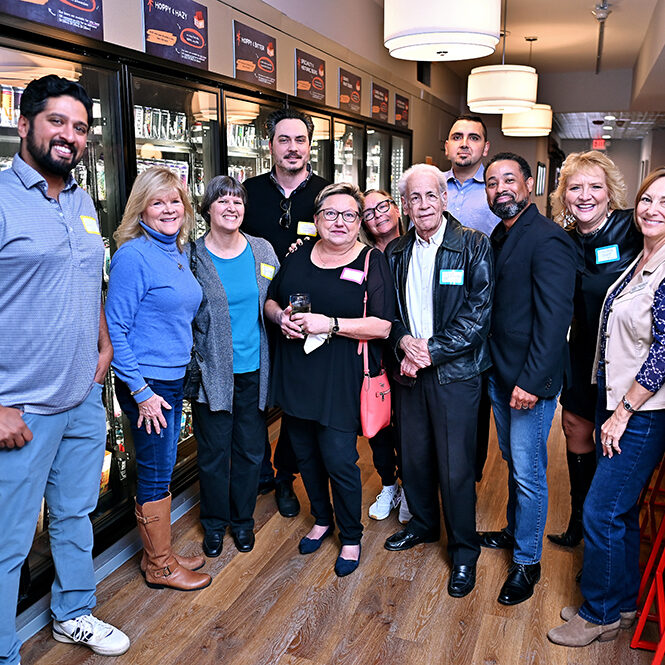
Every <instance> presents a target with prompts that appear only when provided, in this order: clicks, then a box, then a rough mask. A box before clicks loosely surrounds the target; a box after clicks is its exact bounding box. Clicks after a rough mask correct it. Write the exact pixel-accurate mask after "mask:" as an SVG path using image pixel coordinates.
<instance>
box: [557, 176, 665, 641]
mask: <svg viewBox="0 0 665 665" xmlns="http://www.w3.org/2000/svg"><path fill="white" fill-rule="evenodd" d="M635 222H636V224H637V226H638V227H639V229H640V231H641V232H642V234H643V236H644V248H643V250H642V252H640V254H639V255H638V256H637V258H636V259H635V261H634V262H633V263H632V264H631V265H630V266H629V267H628V268H627V269H626V271H625V272H624V273H623V274H622V275H621V276H620V277H619V278H618V279H617V281H616V282H615V283H614V284H613V285H612V286H610V288H609V290H608V292H607V296H606V298H605V302H604V303H603V309H602V315H601V321H600V330H599V333H598V343H597V348H596V360H595V365H594V371H595V376H596V378H597V382H598V394H599V400H598V412H597V416H596V441H597V445H598V447H599V450H602V455H600V453H599V456H598V457H599V459H598V468H597V470H596V475H595V476H594V479H593V482H592V484H591V488H590V490H589V494H588V495H587V499H586V502H585V504H584V541H585V548H584V567H583V570H582V580H581V590H582V595H583V596H584V603H583V604H582V606H581V607H580V608H579V609H578V608H576V607H564V608H563V610H562V611H561V617H562V618H563V619H564V620H565V621H566V623H564V624H563V625H562V626H559V627H558V628H553V629H552V630H550V632H549V633H548V637H549V639H550V640H551V641H552V642H555V643H556V644H563V645H565V646H585V645H587V644H590V643H591V642H593V641H594V640H596V639H597V640H598V641H607V640H611V639H614V638H615V637H616V636H617V635H618V633H619V629H620V628H629V627H630V626H631V625H632V624H633V622H634V620H635V616H636V609H637V593H638V589H639V583H640V573H639V566H638V564H639V552H640V537H639V508H638V505H637V502H638V500H639V496H640V492H641V490H642V487H643V486H644V484H645V483H646V482H647V480H648V479H649V477H650V476H651V474H652V472H653V470H654V468H655V467H656V465H657V464H658V463H659V462H660V459H661V457H662V456H663V452H664V451H665V387H663V386H664V384H665V168H659V169H657V170H655V171H653V172H652V173H651V174H649V175H648V176H647V178H646V179H645V180H644V182H643V183H642V185H641V186H640V189H639V192H638V194H637V199H636V201H635Z"/></svg>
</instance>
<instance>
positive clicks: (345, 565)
mask: <svg viewBox="0 0 665 665" xmlns="http://www.w3.org/2000/svg"><path fill="white" fill-rule="evenodd" d="M361 552H362V546H361V545H360V544H358V558H357V559H342V555H341V554H340V555H339V556H338V557H337V561H335V575H337V577H346V576H347V575H350V574H351V573H352V572H353V571H354V570H355V569H356V568H357V567H358V565H359V564H360V553H361Z"/></svg>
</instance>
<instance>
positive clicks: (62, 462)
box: [0, 383, 106, 665]
mask: <svg viewBox="0 0 665 665" xmlns="http://www.w3.org/2000/svg"><path fill="white" fill-rule="evenodd" d="M101 395H102V387H101V386H100V385H99V384H98V383H94V384H93V386H92V390H91V391H90V394H89V395H88V396H87V397H86V399H85V400H84V401H83V402H82V403H81V404H79V405H78V406H76V407H74V408H73V409H69V410H68V411H64V412H63V413H56V414H53V415H48V416H45V415H35V414H30V413H26V414H24V415H23V420H24V421H25V424H26V425H27V426H28V427H29V428H30V430H31V431H32V434H33V439H32V441H29V442H28V443H26V444H25V446H24V447H23V448H15V449H12V450H8V449H4V448H3V449H0V532H2V534H3V537H2V544H1V545H0V663H2V664H3V665H4V664H9V663H11V664H12V665H14V664H15V663H18V662H19V660H20V658H19V647H20V646H21V644H20V642H19V640H18V637H17V635H16V601H17V598H18V585H19V576H20V572H21V565H22V564H23V561H24V559H25V557H26V556H27V555H28V552H29V551H30V547H31V545H32V539H33V536H34V534H35V525H36V523H37V517H38V515H39V510H40V508H41V502H42V497H45V498H46V502H47V504H48V507H49V538H50V542H51V554H52V556H53V564H54V565H55V571H56V574H55V580H54V582H53V586H52V587H51V614H52V615H53V617H54V618H55V619H57V620H58V621H66V620H67V619H73V618H75V617H77V616H80V615H81V614H88V613H89V612H90V611H91V610H92V609H93V608H94V607H95V603H96V600H95V587H96V583H95V571H94V568H93V565H92V543H93V536H92V523H91V522H90V518H89V514H90V513H91V512H92V511H93V510H94V508H95V506H96V505H97V499H98V496H99V479H100V477H101V473H102V462H103V460H104V446H105V442H106V413H105V411H104V407H103V405H102V399H101Z"/></svg>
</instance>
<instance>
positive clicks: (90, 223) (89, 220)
mask: <svg viewBox="0 0 665 665" xmlns="http://www.w3.org/2000/svg"><path fill="white" fill-rule="evenodd" d="M81 221H82V222H83V228H84V229H85V230H86V231H87V232H88V233H94V234H95V235H101V234H100V233H99V224H97V220H96V219H95V218H94V217H88V216H87V215H81Z"/></svg>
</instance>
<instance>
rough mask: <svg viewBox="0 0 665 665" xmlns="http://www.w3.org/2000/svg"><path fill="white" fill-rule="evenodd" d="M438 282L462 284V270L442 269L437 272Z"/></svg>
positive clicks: (454, 284)
mask: <svg viewBox="0 0 665 665" xmlns="http://www.w3.org/2000/svg"><path fill="white" fill-rule="evenodd" d="M439 284H452V285H453V286H462V284H464V271H463V270H442V271H441V272H440V273H439Z"/></svg>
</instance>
